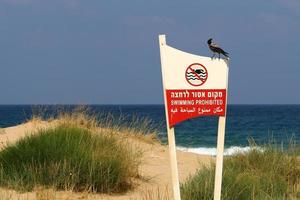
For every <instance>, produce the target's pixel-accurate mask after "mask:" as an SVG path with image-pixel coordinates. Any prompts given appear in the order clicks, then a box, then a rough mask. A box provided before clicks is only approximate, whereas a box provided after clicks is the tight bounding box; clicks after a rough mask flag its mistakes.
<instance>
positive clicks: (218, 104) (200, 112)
mask: <svg viewBox="0 0 300 200" xmlns="http://www.w3.org/2000/svg"><path fill="white" fill-rule="evenodd" d="M166 97H167V108H168V117H169V125H170V127H172V126H174V125H175V124H177V123H179V122H182V121H184V120H186V119H189V118H194V117H199V116H212V115H215V116H225V109H226V90H225V89H209V90H205V89H203V90H166Z"/></svg>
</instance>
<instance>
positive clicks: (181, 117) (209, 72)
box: [159, 35, 228, 200]
mask: <svg viewBox="0 0 300 200" xmlns="http://www.w3.org/2000/svg"><path fill="white" fill-rule="evenodd" d="M159 46H160V58H161V66H162V78H163V91H164V103H165V113H166V122H167V131H168V142H169V151H170V161H171V173H172V185H173V194H174V199H175V200H180V186H179V178H178V168H177V159H176V145H175V132H174V125H176V124H178V123H180V122H182V121H185V120H187V119H190V118H195V117H200V116H219V126H218V141H217V158H216V174H215V191H214V200H220V199H221V185H222V168H223V152H224V137H225V123H226V108H227V87H228V62H227V60H224V59H211V58H209V57H203V56H198V55H193V54H190V53H186V52H183V51H180V50H178V49H175V48H173V47H170V46H168V45H167V43H166V36H165V35H160V36H159Z"/></svg>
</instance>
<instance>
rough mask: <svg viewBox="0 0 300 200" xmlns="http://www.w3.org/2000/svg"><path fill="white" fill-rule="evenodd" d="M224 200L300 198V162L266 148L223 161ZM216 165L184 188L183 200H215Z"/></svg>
mask: <svg viewBox="0 0 300 200" xmlns="http://www.w3.org/2000/svg"><path fill="white" fill-rule="evenodd" d="M223 168H224V170H223V182H222V199H223V200H229V199H230V200H244V199H245V200H246V199H251V200H257V199H264V200H265V199H266V200H267V199H280V200H283V199H297V198H300V159H299V157H298V156H297V155H296V154H290V153H288V152H283V151H279V150H277V149H276V148H272V147H270V146H269V147H266V148H265V149H264V150H263V151H262V150H259V149H257V148H253V149H252V150H251V151H250V152H248V153H239V154H236V155H233V156H229V157H226V158H225V159H224V166H223ZM214 169H215V165H211V167H208V168H204V169H202V170H199V171H198V172H197V173H196V175H195V176H193V177H190V178H189V179H188V180H187V182H186V183H184V184H182V185H181V190H182V196H183V199H184V200H194V199H195V200H196V199H201V200H210V199H213V190H214V176H215V170H214Z"/></svg>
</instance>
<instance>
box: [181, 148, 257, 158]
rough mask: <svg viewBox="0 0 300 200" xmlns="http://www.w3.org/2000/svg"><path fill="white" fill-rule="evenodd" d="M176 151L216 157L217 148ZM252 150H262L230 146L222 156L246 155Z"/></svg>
mask: <svg viewBox="0 0 300 200" xmlns="http://www.w3.org/2000/svg"><path fill="white" fill-rule="evenodd" d="M177 149H178V150H180V151H184V152H191V153H196V154H201V155H210V156H215V155H217V148H213V147H196V148H187V147H177ZM252 149H256V150H259V151H263V149H262V148H261V147H250V146H246V147H241V146H232V147H229V148H225V149H224V154H223V155H224V156H230V155H234V154H236V153H247V152H249V151H250V150H252Z"/></svg>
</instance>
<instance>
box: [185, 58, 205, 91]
mask: <svg viewBox="0 0 300 200" xmlns="http://www.w3.org/2000/svg"><path fill="white" fill-rule="evenodd" d="M207 77H208V73H207V69H206V68H205V67H204V65H202V64H200V63H193V64H191V65H190V66H188V67H187V69H186V71H185V79H186V81H187V82H188V83H189V84H190V85H192V86H201V85H203V84H204V83H205V82H206V80H207Z"/></svg>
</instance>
